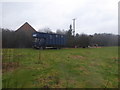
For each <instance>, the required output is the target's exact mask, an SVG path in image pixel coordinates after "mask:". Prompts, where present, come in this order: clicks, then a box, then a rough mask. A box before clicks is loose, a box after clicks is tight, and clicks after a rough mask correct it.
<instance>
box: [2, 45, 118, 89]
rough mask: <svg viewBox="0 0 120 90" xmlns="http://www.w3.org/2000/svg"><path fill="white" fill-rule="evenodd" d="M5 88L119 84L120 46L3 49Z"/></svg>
mask: <svg viewBox="0 0 120 90" xmlns="http://www.w3.org/2000/svg"><path fill="white" fill-rule="evenodd" d="M2 62H3V66H4V68H3V77H2V78H3V80H2V83H3V84H2V86H3V88H42V87H43V88H47V87H48V88H117V87H118V47H103V48H87V49H82V48H80V49H61V50H36V49H3V60H2Z"/></svg>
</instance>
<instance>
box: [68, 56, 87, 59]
mask: <svg viewBox="0 0 120 90" xmlns="http://www.w3.org/2000/svg"><path fill="white" fill-rule="evenodd" d="M68 58H72V59H85V57H83V56H80V55H72V56H69V57H68Z"/></svg>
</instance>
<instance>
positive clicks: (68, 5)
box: [0, 0, 119, 34]
mask: <svg viewBox="0 0 120 90" xmlns="http://www.w3.org/2000/svg"><path fill="white" fill-rule="evenodd" d="M8 1H9V0H8ZM33 1H34V2H33ZM38 1H39V2H37V1H36V0H31V2H30V1H29V2H28V0H27V1H26V2H2V1H1V3H0V8H1V7H2V13H1V14H2V25H1V24H0V27H3V28H9V29H12V30H16V29H18V28H19V27H20V26H21V25H22V24H24V23H25V22H28V23H29V24H31V25H32V26H33V27H34V28H35V29H36V30H39V29H43V28H46V27H48V28H50V29H51V30H52V31H56V30H57V29H64V30H68V29H69V25H70V24H72V19H73V18H76V33H79V34H81V33H86V34H94V33H113V34H117V33H118V1H119V0H38ZM0 12H1V10H0ZM0 20H1V18H0Z"/></svg>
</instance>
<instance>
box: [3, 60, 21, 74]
mask: <svg viewBox="0 0 120 90" xmlns="http://www.w3.org/2000/svg"><path fill="white" fill-rule="evenodd" d="M19 66H20V65H19V63H18V62H6V63H2V72H3V73H4V72H8V71H13V70H15V69H16V68H17V67H19Z"/></svg>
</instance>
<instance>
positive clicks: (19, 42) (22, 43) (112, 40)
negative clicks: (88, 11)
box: [2, 28, 120, 48]
mask: <svg viewBox="0 0 120 90" xmlns="http://www.w3.org/2000/svg"><path fill="white" fill-rule="evenodd" d="M46 31H47V33H53V32H52V31H50V30H46ZM72 32H73V31H72V29H71V28H70V29H69V30H57V31H56V33H57V34H64V35H66V38H67V42H66V47H82V48H86V47H90V46H118V45H119V46H120V42H119V43H118V41H120V35H114V34H107V33H103V34H97V33H96V34H94V35H87V34H78V33H77V34H76V35H75V36H74V35H73V34H72ZM32 43H33V38H32V35H27V34H26V33H25V32H19V33H17V32H15V31H13V30H9V29H2V47H3V48H31V47H32Z"/></svg>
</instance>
